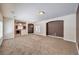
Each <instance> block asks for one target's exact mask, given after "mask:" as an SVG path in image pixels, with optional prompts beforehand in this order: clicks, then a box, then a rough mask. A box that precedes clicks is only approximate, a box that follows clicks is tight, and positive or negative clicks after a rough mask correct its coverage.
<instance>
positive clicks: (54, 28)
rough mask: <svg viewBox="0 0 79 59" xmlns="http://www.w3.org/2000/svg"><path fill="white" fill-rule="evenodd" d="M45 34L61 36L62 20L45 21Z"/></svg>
mask: <svg viewBox="0 0 79 59" xmlns="http://www.w3.org/2000/svg"><path fill="white" fill-rule="evenodd" d="M47 35H52V36H59V37H63V21H62V20H57V21H51V22H48V23H47Z"/></svg>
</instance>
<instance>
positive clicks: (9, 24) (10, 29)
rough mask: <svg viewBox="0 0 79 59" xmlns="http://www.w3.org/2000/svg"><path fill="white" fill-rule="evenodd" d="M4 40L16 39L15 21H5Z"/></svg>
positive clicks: (11, 19)
mask: <svg viewBox="0 0 79 59" xmlns="http://www.w3.org/2000/svg"><path fill="white" fill-rule="evenodd" d="M3 34H4V39H10V38H14V19H13V18H10V19H9V18H6V19H4V32H3Z"/></svg>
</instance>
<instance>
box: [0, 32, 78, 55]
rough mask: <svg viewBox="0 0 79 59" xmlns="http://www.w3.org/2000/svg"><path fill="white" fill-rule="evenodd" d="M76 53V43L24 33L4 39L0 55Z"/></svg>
mask: <svg viewBox="0 0 79 59" xmlns="http://www.w3.org/2000/svg"><path fill="white" fill-rule="evenodd" d="M73 54H74V55H76V54H78V53H77V49H76V44H75V43H72V42H68V41H64V40H63V39H58V38H53V37H49V36H47V37H44V36H39V35H33V34H29V35H25V36H21V37H16V38H14V39H6V40H4V41H3V44H2V46H1V47H0V55H73Z"/></svg>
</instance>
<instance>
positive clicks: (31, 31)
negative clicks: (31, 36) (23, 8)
mask: <svg viewBox="0 0 79 59" xmlns="http://www.w3.org/2000/svg"><path fill="white" fill-rule="evenodd" d="M33 32H34V25H33V24H28V33H33Z"/></svg>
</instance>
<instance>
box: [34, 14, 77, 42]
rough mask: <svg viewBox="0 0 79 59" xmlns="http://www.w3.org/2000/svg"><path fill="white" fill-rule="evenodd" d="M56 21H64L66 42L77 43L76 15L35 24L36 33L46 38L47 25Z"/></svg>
mask: <svg viewBox="0 0 79 59" xmlns="http://www.w3.org/2000/svg"><path fill="white" fill-rule="evenodd" d="M54 20H64V40H67V41H72V42H76V14H70V15H66V16H62V17H56V18H53V19H48V20H43V21H40V22H36V23H34V33H35V34H38V35H44V36H46V23H47V22H49V21H54ZM36 27H37V29H36Z"/></svg>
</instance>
